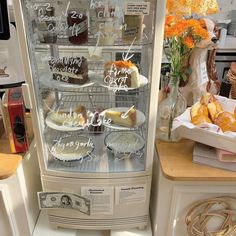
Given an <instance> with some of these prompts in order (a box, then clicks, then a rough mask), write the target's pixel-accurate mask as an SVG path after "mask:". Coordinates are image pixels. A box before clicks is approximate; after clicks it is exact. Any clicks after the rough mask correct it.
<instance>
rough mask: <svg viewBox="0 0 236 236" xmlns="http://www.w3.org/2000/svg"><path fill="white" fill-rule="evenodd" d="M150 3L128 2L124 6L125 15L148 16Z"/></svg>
mask: <svg viewBox="0 0 236 236" xmlns="http://www.w3.org/2000/svg"><path fill="white" fill-rule="evenodd" d="M149 12H150V2H133V3H131V2H128V3H126V4H125V15H149Z"/></svg>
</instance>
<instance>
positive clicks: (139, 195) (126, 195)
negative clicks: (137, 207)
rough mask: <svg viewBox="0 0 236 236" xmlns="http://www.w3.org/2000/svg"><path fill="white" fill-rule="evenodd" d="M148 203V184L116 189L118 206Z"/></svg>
mask: <svg viewBox="0 0 236 236" xmlns="http://www.w3.org/2000/svg"><path fill="white" fill-rule="evenodd" d="M145 201H146V184H139V185H129V186H119V187H116V204H117V205H119V204H134V203H142V202H145Z"/></svg>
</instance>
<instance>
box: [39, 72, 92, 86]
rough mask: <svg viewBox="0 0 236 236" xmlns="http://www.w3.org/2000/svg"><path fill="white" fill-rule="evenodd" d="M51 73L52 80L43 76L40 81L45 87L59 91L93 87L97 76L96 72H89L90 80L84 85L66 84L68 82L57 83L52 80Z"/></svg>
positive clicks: (45, 75)
mask: <svg viewBox="0 0 236 236" xmlns="http://www.w3.org/2000/svg"><path fill="white" fill-rule="evenodd" d="M49 73H50V76H51V77H50V79H49V78H48V75H47V74H43V75H42V76H41V78H40V81H41V82H42V84H43V85H44V86H47V87H49V88H57V89H79V88H85V87H89V86H92V85H93V84H94V83H95V80H94V76H95V75H96V73H95V72H94V71H89V72H88V76H89V80H88V81H87V82H86V83H84V84H81V85H80V84H71V83H66V82H62V81H56V80H54V79H52V73H51V72H49Z"/></svg>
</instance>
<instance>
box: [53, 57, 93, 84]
mask: <svg viewBox="0 0 236 236" xmlns="http://www.w3.org/2000/svg"><path fill="white" fill-rule="evenodd" d="M49 65H50V70H51V71H52V73H53V79H54V80H56V81H60V82H65V83H70V84H79V85H82V84H85V83H86V82H87V81H88V79H89V78H88V62H87V59H86V58H84V57H69V58H67V57H63V58H55V59H51V60H50V61H49Z"/></svg>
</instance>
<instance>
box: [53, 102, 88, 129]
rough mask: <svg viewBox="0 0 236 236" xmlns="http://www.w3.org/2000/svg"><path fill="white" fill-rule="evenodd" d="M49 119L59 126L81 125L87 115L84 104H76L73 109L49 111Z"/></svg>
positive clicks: (85, 120)
mask: <svg viewBox="0 0 236 236" xmlns="http://www.w3.org/2000/svg"><path fill="white" fill-rule="evenodd" d="M49 119H50V120H51V121H52V122H53V123H55V124H57V125H59V126H63V125H65V126H83V125H85V124H86V122H87V119H88V116H87V110H86V108H85V107H84V106H81V105H80V106H77V107H76V108H75V109H74V110H73V111H60V110H59V111H53V112H50V113H49Z"/></svg>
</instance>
